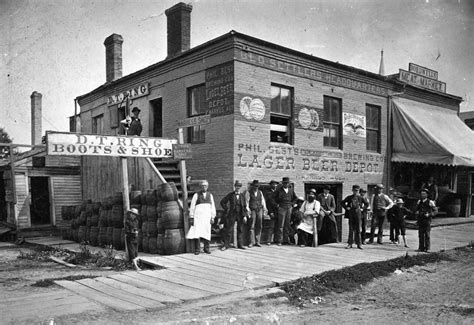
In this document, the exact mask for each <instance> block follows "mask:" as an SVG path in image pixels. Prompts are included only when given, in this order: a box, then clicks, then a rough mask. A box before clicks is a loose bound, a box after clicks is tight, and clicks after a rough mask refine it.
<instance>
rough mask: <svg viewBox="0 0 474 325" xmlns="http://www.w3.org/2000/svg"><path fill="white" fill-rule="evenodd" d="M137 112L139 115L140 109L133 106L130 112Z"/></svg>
mask: <svg viewBox="0 0 474 325" xmlns="http://www.w3.org/2000/svg"><path fill="white" fill-rule="evenodd" d="M137 111H138V113H140V109H139V108H138V107H136V106H135V107H134V108H132V112H137Z"/></svg>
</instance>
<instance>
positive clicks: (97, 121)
mask: <svg viewBox="0 0 474 325" xmlns="http://www.w3.org/2000/svg"><path fill="white" fill-rule="evenodd" d="M103 131H104V114H100V115H97V116H95V117H93V118H92V133H93V134H102V133H103Z"/></svg>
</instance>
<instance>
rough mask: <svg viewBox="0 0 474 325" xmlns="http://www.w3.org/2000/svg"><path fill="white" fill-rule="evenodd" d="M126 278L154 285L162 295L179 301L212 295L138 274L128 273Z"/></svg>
mask: <svg viewBox="0 0 474 325" xmlns="http://www.w3.org/2000/svg"><path fill="white" fill-rule="evenodd" d="M127 276H129V277H132V278H135V279H137V280H140V281H143V282H145V283H149V284H150V285H156V286H158V287H160V288H161V292H163V293H164V294H166V295H170V296H173V297H176V298H179V299H181V300H187V299H197V298H203V297H207V296H209V295H210V294H212V293H211V292H209V291H203V290H199V289H196V288H191V287H188V286H185V285H182V284H177V283H171V282H169V281H165V280H162V279H160V278H157V277H153V276H150V275H145V274H141V273H140V272H136V273H128V274H127Z"/></svg>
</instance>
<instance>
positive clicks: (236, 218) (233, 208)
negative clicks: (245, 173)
mask: <svg viewBox="0 0 474 325" xmlns="http://www.w3.org/2000/svg"><path fill="white" fill-rule="evenodd" d="M241 188H242V183H241V182H239V181H235V183H234V190H233V191H232V192H230V193H229V194H227V195H226V196H224V198H223V199H222V200H221V202H220V203H221V207H222V209H224V216H225V217H224V218H225V219H224V231H223V235H224V236H223V237H224V238H223V240H224V246H223V247H222V248H221V250H223V251H225V250H226V249H228V248H229V247H230V239H231V237H232V234H233V232H234V225H235V222H237V247H238V248H241V249H244V246H243V238H242V230H243V228H242V227H243V220H244V217H245V216H246V214H247V208H246V205H245V197H244V195H243V194H242V193H240V189H241Z"/></svg>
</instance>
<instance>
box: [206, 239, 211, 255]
mask: <svg viewBox="0 0 474 325" xmlns="http://www.w3.org/2000/svg"><path fill="white" fill-rule="evenodd" d="M204 253H206V254H211V249H210V247H209V240H207V239H204Z"/></svg>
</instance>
